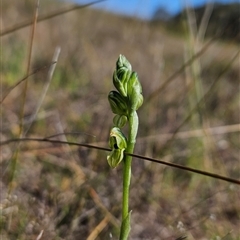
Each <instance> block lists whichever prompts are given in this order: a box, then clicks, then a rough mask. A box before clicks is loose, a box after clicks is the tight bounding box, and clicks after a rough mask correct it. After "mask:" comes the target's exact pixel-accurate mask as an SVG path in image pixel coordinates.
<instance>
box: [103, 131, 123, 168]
mask: <svg viewBox="0 0 240 240" xmlns="http://www.w3.org/2000/svg"><path fill="white" fill-rule="evenodd" d="M109 145H110V148H111V149H112V151H111V153H110V154H109V155H108V156H107V161H108V164H109V165H110V167H111V168H115V167H117V166H118V165H119V163H120V162H121V161H122V160H123V157H124V151H125V149H126V147H127V139H126V137H125V136H124V135H123V133H122V132H121V130H120V129H119V128H118V127H114V128H112V130H111V132H110V139H109Z"/></svg>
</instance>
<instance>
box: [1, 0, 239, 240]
mask: <svg viewBox="0 0 240 240" xmlns="http://www.w3.org/2000/svg"><path fill="white" fill-rule="evenodd" d="M67 6H69V4H66V3H63V2H59V1H54V0H51V1H40V15H41V14H46V13H49V12H51V11H56V10H58V9H61V8H64V7H67ZM2 9H3V10H2V16H1V17H2V30H4V29H7V28H8V27H11V26H14V25H16V24H18V23H20V22H23V21H25V20H29V19H32V18H33V14H34V11H35V1H27V0H25V1H17V0H12V1H4V2H2ZM191 17H192V15H191V14H190V13H189V14H188V18H187V19H186V20H184V21H183V22H182V25H181V27H182V28H181V29H182V31H181V32H180V31H178V32H177V31H173V29H171V28H170V26H168V27H167V25H165V24H164V23H161V22H151V21H149V22H148V21H143V20H138V19H134V18H129V17H121V16H117V15H112V14H110V13H106V12H103V11H99V10H98V11H97V10H93V9H89V8H84V9H79V10H76V11H73V12H71V13H68V14H63V15H60V16H58V17H55V18H53V19H49V20H46V21H43V22H40V23H38V24H37V26H36V32H35V36H34V43H33V55H32V58H31V71H34V70H36V69H38V68H41V67H43V66H48V65H49V64H50V63H51V59H52V56H53V54H54V51H55V48H56V47H57V46H60V47H61V53H60V56H59V60H58V62H57V66H56V70H55V72H54V75H53V78H52V81H51V84H50V87H49V89H48V92H47V94H46V96H45V98H44V101H43V103H42V105H41V108H40V110H39V112H38V114H37V117H36V119H35V120H34V122H33V123H32V124H31V116H32V114H34V112H35V109H36V107H37V103H38V100H39V98H40V96H41V93H42V91H43V88H44V86H45V84H46V78H47V73H48V69H47V68H45V69H43V70H42V71H39V72H38V73H37V74H34V75H33V76H31V77H29V82H28V90H27V96H26V103H25V106H24V107H25V112H24V119H23V120H24V121H23V122H24V129H28V127H29V126H30V125H29V124H31V126H30V129H29V131H28V133H27V135H26V136H28V137H47V136H50V135H55V134H58V133H62V132H75V133H76V132H78V133H79V134H77V135H76V134H72V135H65V136H64V135H62V136H57V137H55V138H54V139H59V140H66V139H67V140H68V141H75V142H79V143H90V144H94V145H97V146H104V147H107V146H108V143H107V141H108V135H109V129H110V128H111V126H112V116H113V115H112V113H111V110H110V106H109V104H108V101H107V95H108V93H109V91H110V90H112V89H113V85H112V73H113V70H114V68H115V62H116V60H117V58H118V56H119V54H120V53H121V54H124V55H125V56H126V57H127V58H128V59H129V61H130V62H131V64H132V66H133V69H134V70H135V71H137V72H138V75H139V78H140V81H141V83H142V85H143V94H144V97H145V99H148V100H146V101H145V103H144V104H143V106H142V107H141V108H140V109H139V118H140V129H139V134H138V140H137V144H136V149H135V152H136V153H138V154H142V155H146V156H150V157H154V158H161V159H162V160H166V161H170V162H173V163H178V164H182V165H186V166H190V167H195V168H198V169H202V170H206V171H209V172H214V173H217V174H222V175H225V176H229V177H232V178H239V170H240V165H239V146H240V137H239V130H240V127H239V123H240V116H239V110H240V109H239V107H240V106H239V100H240V99H239V87H240V86H239V58H237V60H236V61H234V62H232V63H231V62H230V61H231V59H232V58H233V56H234V55H235V54H236V53H237V52H238V51H239V45H238V43H237V42H236V41H235V39H228V40H224V41H223V40H221V38H217V39H216V40H215V41H213V42H212V43H211V44H210V47H209V48H208V49H207V51H206V52H205V53H204V54H203V55H202V56H201V57H200V58H199V59H198V60H197V61H195V62H194V63H192V64H191V65H190V66H189V67H186V68H185V69H184V71H183V72H182V73H180V74H178V75H177V76H176V77H175V78H174V79H172V80H171V81H169V82H167V83H166V85H165V87H164V88H162V90H161V91H159V93H158V94H157V95H156V96H155V97H153V98H151V99H150V98H149V97H150V96H151V94H152V93H153V92H154V91H155V90H156V89H157V88H158V87H159V86H161V85H162V84H163V83H164V82H165V81H166V79H168V78H169V77H170V76H171V75H172V74H173V73H175V72H176V71H177V70H178V69H179V68H180V67H181V66H182V65H183V63H184V62H185V61H186V60H187V59H189V58H191V57H192V56H194V54H196V53H197V52H198V51H199V50H200V49H201V48H202V47H203V46H204V45H205V44H206V42H207V41H208V39H205V38H204V35H203V36H202V37H201V38H197V37H196V31H197V28H196V26H193V25H191V21H190V20H191ZM178 21H181V20H178ZM187 21H189V22H188V23H187ZM189 23H190V24H189ZM205 27H207V25H206V26H205ZM30 32H31V28H30V27H26V28H23V29H20V30H17V31H14V32H12V33H10V34H7V35H5V36H2V37H1V73H0V74H1V89H2V90H1V92H2V96H4V94H5V93H7V92H8V90H9V89H10V88H11V87H12V86H14V84H16V83H17V82H18V81H19V80H21V79H22V78H23V77H24V76H25V75H26V69H27V59H28V54H29V46H30ZM229 63H230V66H229V67H228V68H227V69H226V70H225V68H226V66H227V65H228V64H229ZM219 76H220V77H219ZM212 84H214V85H212ZM22 85H23V83H21V84H20V85H18V86H17V87H16V88H14V89H13V90H12V91H11V92H10V94H9V95H8V96H7V97H6V99H5V100H4V101H3V103H2V104H1V119H2V121H1V122H2V124H1V141H3V140H6V139H9V138H16V137H18V136H19V131H20V130H19V125H20V121H21V119H20V112H21V99H22V95H23V90H22V89H23V87H22ZM211 86H213V88H211ZM209 89H210V92H209V93H208V94H207V95H206V98H204V96H205V93H207V92H208V91H209ZM149 99H150V100H149ZM201 99H204V100H203V101H202V102H201V105H200V106H199V108H198V109H197V111H194V113H193V114H190V113H191V110H192V109H193V108H194V107H195V106H196V104H197V102H198V101H200V100H201ZM189 114H190V116H191V117H190V118H189V119H188V121H186V123H185V124H183V126H182V127H181V128H180V129H179V130H178V133H177V134H175V135H174V136H173V138H172V140H171V141H168V140H169V139H170V138H171V136H172V135H171V133H174V131H175V130H176V129H178V126H180V125H181V124H182V123H183V121H184V119H186V117H187V116H189ZM194 130H196V131H194ZM197 130H198V131H197ZM16 148H17V145H14V144H9V145H6V146H2V147H1V175H2V177H1V182H0V186H1V193H0V200H1V205H0V207H1V212H0V213H1V215H0V227H1V237H2V238H1V239H37V237H38V236H39V234H40V233H41V231H42V230H43V235H42V236H41V239H69V240H70V239H117V235H118V228H119V220H120V219H119V218H120V213H121V189H122V186H121V167H119V168H117V169H115V170H111V169H110V168H109V166H108V164H107V161H106V155H107V153H106V152H103V151H97V150H91V149H87V148H82V147H68V146H63V145H58V144H48V143H40V142H34V143H33V142H27V143H22V144H21V145H20V151H19V156H18V160H17V168H16V171H15V177H14V181H13V189H12V190H11V191H8V190H9V175H10V170H9V169H10V167H9V165H10V162H11V159H12V156H13V153H14V151H15V150H16ZM239 194H240V192H239V187H238V186H235V185H233V184H229V183H226V182H222V181H220V180H215V179H211V178H208V177H204V176H199V175H195V174H192V173H188V172H183V171H180V170H176V169H171V168H169V167H165V166H162V165H160V164H156V163H150V162H144V161H142V160H139V159H134V160H133V178H132V187H131V201H130V203H131V209H132V210H133V212H132V231H131V239H169V240H172V239H176V238H177V237H180V236H187V239H196V240H198V239H202V240H203V239H216V240H217V239H229V240H230V239H234V240H236V239H239V235H240V232H239V225H240V218H239V217H240V214H239V213H240V204H239V196H240V195H239Z"/></svg>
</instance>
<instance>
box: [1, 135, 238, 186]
mask: <svg viewBox="0 0 240 240" xmlns="http://www.w3.org/2000/svg"><path fill="white" fill-rule="evenodd" d="M24 141H37V142H50V143H59V144H67V145H72V146H81V147H86V148H92V149H97V150H103V151H109V152H110V151H111V149H109V148H104V147H98V146H94V145H90V144H83V143H76V142H65V141H58V140H49V139H46V138H20V139H10V140H7V141H3V142H0V146H3V145H7V144H9V143H14V142H24ZM125 154H126V155H130V156H132V157H136V158H140V159H143V160H147V161H151V162H155V163H159V164H163V165H166V166H169V167H174V168H178V169H181V170H185V171H189V172H193V173H197V174H200V175H204V176H208V177H212V178H215V179H219V180H223V181H226V182H230V183H234V184H237V185H240V180H238V179H233V178H229V177H225V176H221V175H218V174H215V173H210V172H206V171H202V170H198V169H194V168H190V167H185V166H183V165H180V164H174V163H170V162H165V161H162V160H159V159H154V158H150V157H145V156H142V155H137V154H129V153H125Z"/></svg>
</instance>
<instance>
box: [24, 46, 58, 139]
mask: <svg viewBox="0 0 240 240" xmlns="http://www.w3.org/2000/svg"><path fill="white" fill-rule="evenodd" d="M60 51H61V48H60V47H57V48H56V49H55V52H54V55H53V59H52V62H54V64H52V65H51V66H50V68H49V71H48V75H47V81H46V84H45V86H44V89H43V91H42V93H41V96H40V98H39V100H38V103H37V107H36V109H35V112H34V113H33V114H32V115H31V117H30V124H29V125H28V128H27V129H26V130H25V133H24V135H26V134H27V132H28V130H29V129H30V127H31V125H32V122H33V121H34V119H35V118H36V116H37V113H38V111H39V109H40V107H41V105H42V103H43V100H44V98H45V96H46V94H47V90H48V88H49V85H50V83H51V80H52V76H53V72H54V70H55V67H56V64H57V61H58V57H59V54H60Z"/></svg>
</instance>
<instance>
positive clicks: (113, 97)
mask: <svg viewBox="0 0 240 240" xmlns="http://www.w3.org/2000/svg"><path fill="white" fill-rule="evenodd" d="M108 101H109V103H110V106H111V109H112V112H113V113H115V114H118V115H125V116H127V114H128V107H127V103H126V99H125V98H124V97H123V96H122V95H121V94H120V93H118V92H116V91H111V92H110V93H109V94H108Z"/></svg>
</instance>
